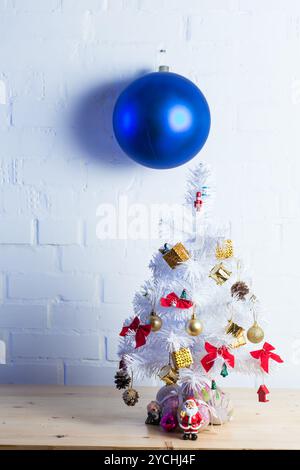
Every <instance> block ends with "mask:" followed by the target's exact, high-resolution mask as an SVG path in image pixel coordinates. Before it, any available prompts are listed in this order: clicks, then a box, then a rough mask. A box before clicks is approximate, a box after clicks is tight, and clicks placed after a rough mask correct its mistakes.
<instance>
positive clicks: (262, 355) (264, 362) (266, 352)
mask: <svg viewBox="0 0 300 470" xmlns="http://www.w3.org/2000/svg"><path fill="white" fill-rule="evenodd" d="M274 349H275V348H274V346H272V345H271V344H269V343H265V344H264V345H263V348H262V349H259V350H257V351H251V352H250V354H251V356H252V357H254V359H259V360H260V367H261V368H262V369H263V370H264V371H265V372H267V374H268V373H269V359H273V361H276V362H283V360H282V359H281V357H280V356H278V354H275V353H273V352H272V351H274Z"/></svg>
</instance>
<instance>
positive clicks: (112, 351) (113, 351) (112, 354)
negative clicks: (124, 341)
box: [105, 335, 120, 362]
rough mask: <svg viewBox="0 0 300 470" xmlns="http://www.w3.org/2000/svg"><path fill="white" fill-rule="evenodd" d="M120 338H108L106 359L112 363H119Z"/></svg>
mask: <svg viewBox="0 0 300 470" xmlns="http://www.w3.org/2000/svg"><path fill="white" fill-rule="evenodd" d="M119 339H120V338H119V336H117V335H114V336H106V338H105V346H106V359H107V360H108V361H110V362H117V361H119V356H118V346H119Z"/></svg>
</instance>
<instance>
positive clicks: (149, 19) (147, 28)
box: [58, 10, 183, 44]
mask: <svg viewBox="0 0 300 470" xmlns="http://www.w3.org/2000/svg"><path fill="white" fill-rule="evenodd" d="M116 22H117V24H118V28H117V30H116V29H114V28H112V24H116ZM166 24H167V27H166ZM58 27H59V28H61V29H62V28H63V25H62V24H60V25H59V26H58ZM89 27H90V28H91V29H93V30H94V40H95V41H97V40H98V41H110V42H114V43H122V44H124V43H135V42H138V41H141V42H143V43H149V42H150V43H153V42H155V41H156V43H157V42H158V41H167V40H169V41H173V40H174V37H176V39H177V40H179V39H180V38H183V23H182V20H181V17H180V16H179V15H175V14H172V13H170V14H169V15H168V18H167V20H166V18H165V17H163V16H161V15H159V14H155V13H152V12H142V11H140V12H138V13H137V14H136V15H132V13H131V12H130V11H126V10H125V11H123V12H122V21H121V22H120V13H119V12H109V13H106V12H102V11H101V12H95V13H94V14H93V15H92V17H91V23H90V26H89ZM79 32H80V33H81V38H82V39H84V35H85V31H84V16H83V15H80V16H78V15H77V16H75V15H74V16H73V15H68V16H67V17H64V30H63V31H62V35H63V36H64V37H74V36H75V37H77V38H78V33H79ZM154 38H155V39H154Z"/></svg>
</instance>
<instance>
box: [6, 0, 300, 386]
mask: <svg viewBox="0 0 300 470" xmlns="http://www.w3.org/2000/svg"><path fill="white" fill-rule="evenodd" d="M299 19H300V3H299V1H298V0H47V1H41V0H0V31H1V48H0V341H2V343H1V344H2V345H3V344H4V345H5V351H3V348H2V349H1V351H0V356H1V357H0V363H1V362H3V360H4V359H5V360H6V364H1V366H0V382H3V383H22V382H28V383H65V384H87V383H91V384H110V383H111V382H112V379H113V375H114V369H115V366H116V363H117V357H116V351H117V335H118V332H119V331H120V327H121V325H122V321H123V318H124V317H125V316H127V315H128V314H129V313H131V300H132V294H133V292H134V289H135V288H136V287H138V286H139V285H140V284H141V283H142V282H143V281H144V279H145V278H146V277H147V275H148V274H147V264H148V261H149V258H150V256H151V254H152V250H153V247H154V246H156V245H155V242H154V243H153V242H151V243H149V241H148V240H142V241H130V240H106V241H105V242H99V240H98V239H97V237H96V226H97V221H98V219H97V216H96V210H97V207H98V205H99V204H101V203H112V204H114V205H116V203H117V201H118V200H119V198H120V196H122V195H126V196H127V197H128V200H129V202H130V203H135V202H143V203H145V204H147V205H149V204H151V203H152V202H155V203H160V202H180V201H181V198H182V191H183V189H184V180H185V168H183V167H181V168H178V169H175V170H170V171H164V172H157V171H152V170H149V169H145V168H142V167H139V166H137V165H135V164H133V163H132V162H130V161H129V160H128V159H127V158H126V157H125V156H124V155H123V154H122V152H121V151H120V149H119V148H118V146H117V145H116V142H115V141H114V139H113V135H112V129H111V110H112V104H113V102H114V100H115V98H116V96H117V95H118V93H119V91H120V90H121V89H122V88H123V87H124V84H125V83H127V82H128V81H130V80H132V79H133V78H134V77H135V76H137V75H139V74H140V73H144V72H146V71H151V70H155V69H156V68H157V66H158V64H159V62H160V61H161V60H163V61H166V62H168V63H169V65H170V66H171V69H172V70H173V71H176V72H178V73H181V74H183V75H185V76H187V77H190V78H191V79H192V80H194V81H195V82H196V83H197V84H198V85H199V87H200V88H201V89H202V90H203V92H204V94H205V95H206V97H207V99H208V102H209V104H210V107H211V112H212V129H211V134H210V137H209V140H208V142H207V144H206V146H205V148H204V149H203V150H202V152H201V155H200V157H199V158H198V159H197V160H198V161H199V159H200V158H203V159H205V160H206V161H207V162H210V163H211V164H212V166H213V168H214V170H215V173H216V178H217V184H218V194H219V197H218V199H217V205H216V219H217V220H218V221H219V222H221V223H225V222H226V223H229V224H230V227H231V229H232V234H233V237H234V238H235V239H236V241H237V243H238V245H239V247H240V249H241V250H242V251H243V253H244V254H245V258H246V261H249V264H250V266H251V267H252V273H253V280H254V285H255V288H256V290H257V292H258V293H259V294H260V296H261V298H262V300H264V301H265V309H266V311H267V313H268V314H269V330H270V338H272V339H273V340H274V344H278V345H279V349H280V350H281V353H282V355H283V356H284V357H285V360H286V362H285V366H284V367H282V368H281V370H280V373H279V374H278V375H277V376H275V377H274V378H273V379H272V381H270V385H272V384H273V385H278V386H299V385H300V381H299V380H300V379H299V374H297V373H296V372H297V370H296V369H297V368H298V369H299V364H300V362H299V357H300V354H299V351H298V350H299V344H300V320H299V300H298V296H297V286H298V284H299V272H298V264H297V246H298V239H299V227H300V191H299V171H300V159H299V157H298V148H299V137H298V135H299V120H300V99H299V97H300V65H299V60H298V55H299V40H300V32H299ZM162 48H166V49H167V54H166V58H165V59H160V58H159V50H160V49H162ZM18 50H22V54H19V55H18V57H17V59H16V51H18ZM89 94H90V96H92V97H93V99H92V100H90V101H88V99H87V97H88V96H89ZM91 104H93V106H92V109H96V110H97V113H98V114H97V127H96V128H97V129H98V139H99V140H97V142H96V144H95V143H94V144H95V145H96V147H97V154H95V152H94V151H93V152H91V147H90V146H89V145H87V144H88V142H86V141H85V140H84V139H82V138H80V136H79V132H78V131H79V130H80V129H78V128H76V125H75V124H76V123H77V124H78V116H79V117H80V119H81V122H82V121H84V120H85V119H86V118H87V117H88V116H87V115H84V114H82V113H83V110H84V109H85V110H86V109H90V106H91ZM87 105H88V106H89V107H88V108H87ZM79 110H81V115H78V112H79ZM79 122H80V120H79ZM187 166H188V165H187ZM174 181H176V184H173V182H174ZM274 293H276V295H275V294H274ZM3 358H4V359H3ZM227 379H228V382H227V383H228V384H230V383H231V384H234V385H249V383H250V382H249V380H247V379H243V378H240V377H235V378H231V377H229V378H227ZM230 381H231V382H230Z"/></svg>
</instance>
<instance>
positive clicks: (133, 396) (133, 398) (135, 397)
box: [123, 388, 139, 406]
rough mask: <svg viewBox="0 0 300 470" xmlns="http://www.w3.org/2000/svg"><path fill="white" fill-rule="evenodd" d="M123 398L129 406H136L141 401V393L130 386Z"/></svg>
mask: <svg viewBox="0 0 300 470" xmlns="http://www.w3.org/2000/svg"><path fill="white" fill-rule="evenodd" d="M123 400H124V402H125V403H126V405H127V406H134V405H135V404H136V403H137V402H138V401H139V394H138V392H137V391H136V390H134V389H133V388H128V389H127V390H125V392H124V393H123Z"/></svg>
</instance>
